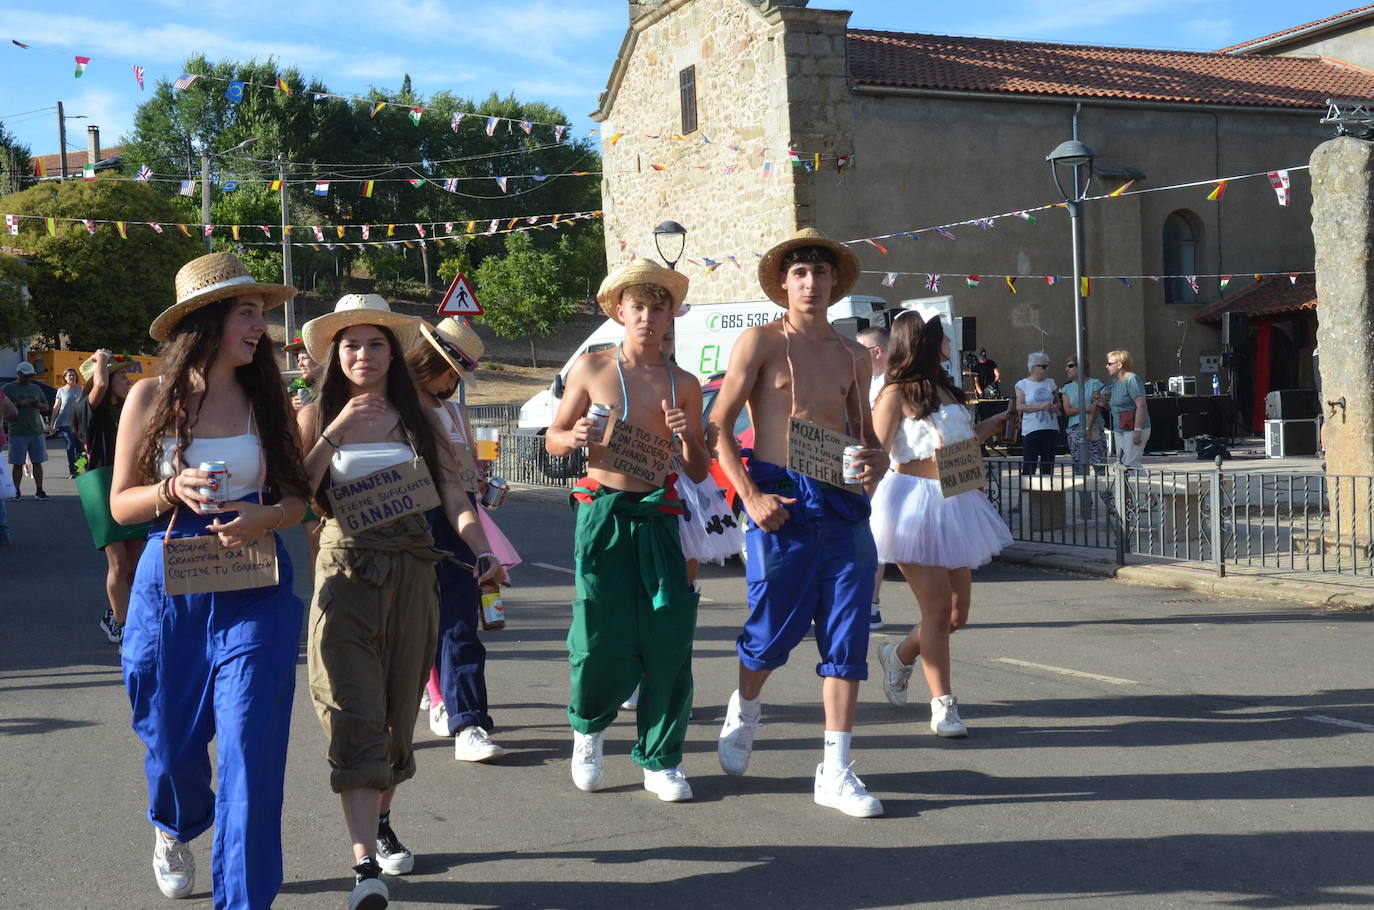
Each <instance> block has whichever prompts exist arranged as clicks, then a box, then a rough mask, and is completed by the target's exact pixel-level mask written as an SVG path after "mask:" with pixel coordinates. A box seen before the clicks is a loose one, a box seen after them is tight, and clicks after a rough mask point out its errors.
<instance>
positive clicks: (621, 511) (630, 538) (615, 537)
mask: <svg viewBox="0 0 1374 910" xmlns="http://www.w3.org/2000/svg"><path fill="white" fill-rule="evenodd" d="M573 507H574V508H575V509H576V510H577V523H576V536H575V538H574V545H573V548H574V556H575V559H576V568H577V578H576V581H577V596H576V599H575V600H574V601H573V604H572V614H573V615H572V627H571V628H570V629H569V630H568V662H569V663H570V664H571V668H572V669H571V683H572V700H571V703H570V704H569V705H568V720H569V722H570V723H571V724H572V727H573V729H574V730H576V731H578V732H579V733H597V732H599V731H601V730H604V729H606V727H608V726H609V725H610V724H611V722H612V721H613V720H615V716H616V711H617V709H618V708H619V707H620V703H621V702H623V701H624V700H625V699H626V698H628V697H629V696H630V693H631V692H633V691H634V689H635V686H639V711H638V715H637V719H638V734H639V735H638V739H637V740H636V741H635V747H634V752H633V753H632V756H633V758H634V760H635V762H636V763H637V764H639V765H641V766H642V767H644V768H647V769H649V770H650V771H662V770H664V769H666V768H673V767H676V766H677V765H680V764H682V744H683V742H684V740H685V739H686V738H687V723H688V720H689V719H690V716H691V712H692V638H693V636H694V635H695V634H696V623H697V595H696V594H695V593H693V592H692V590H691V588H690V587H689V585H688V583H687V562H686V560H685V559H684V558H683V556H682V547H681V543H680V541H679V538H678V522H677V516H678V514H679V513H680V512H681V511H682V504H681V503H680V502H678V501H676V500H671V499H669V498H668V494H667V492H666V491H665V490H655V491H653V492H652V493H648V494H644V495H642V496H641V495H640V494H627V493H623V492H619V491H615V490H610V489H609V488H607V487H603V486H601V485H600V484H597V483H596V482H595V481H585V480H584V481H583V483H582V484H580V485H579V486H578V487H577V488H576V489H575V490H574V491H573Z"/></svg>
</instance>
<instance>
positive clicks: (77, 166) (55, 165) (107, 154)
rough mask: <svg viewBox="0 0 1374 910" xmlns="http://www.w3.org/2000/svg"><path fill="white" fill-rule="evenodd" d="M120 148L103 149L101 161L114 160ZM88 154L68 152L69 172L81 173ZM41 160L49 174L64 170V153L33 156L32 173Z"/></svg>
mask: <svg viewBox="0 0 1374 910" xmlns="http://www.w3.org/2000/svg"><path fill="white" fill-rule="evenodd" d="M119 148H120V147H119V146H117V145H112V146H110V147H108V148H103V149H101V150H100V160H101V161H104V160H106V159H107V158H113V157H115V156H116V155H118V154H119ZM86 154H87V152H86V150H85V149H72V150H70V151H68V152H67V170H68V171H72V172H77V173H79V172H80V171H81V168H82V167H83V166H85V164H86ZM39 158H42V159H43V166H44V167H45V168H46V169H47V171H48V173H49V174H56V173H57V172H58V171H59V170H61V169H62V153H61V152H53V153H52V154H51V155H35V156H33V157H32V158H30V159H29V171H30V172H32V171H33V169H34V167H35V166H36V164H37V162H38V159H39Z"/></svg>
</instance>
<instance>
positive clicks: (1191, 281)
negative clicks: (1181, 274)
mask: <svg viewBox="0 0 1374 910" xmlns="http://www.w3.org/2000/svg"><path fill="white" fill-rule="evenodd" d="M1188 287H1190V288H1192V289H1193V293H1194V294H1196V293H1197V292H1198V286H1197V276H1196V275H1189V276H1188Z"/></svg>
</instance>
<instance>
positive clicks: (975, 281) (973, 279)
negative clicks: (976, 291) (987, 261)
mask: <svg viewBox="0 0 1374 910" xmlns="http://www.w3.org/2000/svg"><path fill="white" fill-rule="evenodd" d="M982 281H983V276H982V275H965V276H964V282H965V283H966V284H968V286H969V287H971V288H976V287H978V285H979V284H981V283H982Z"/></svg>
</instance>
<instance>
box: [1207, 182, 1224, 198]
mask: <svg viewBox="0 0 1374 910" xmlns="http://www.w3.org/2000/svg"><path fill="white" fill-rule="evenodd" d="M1225 195H1226V181H1225V180H1218V181H1217V185H1216V187H1215V188H1214V189H1213V190H1212V192H1210V193H1208V194H1207V198H1208V199H1210V200H1211V201H1212V202H1220V201H1221V197H1222V196H1225Z"/></svg>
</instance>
